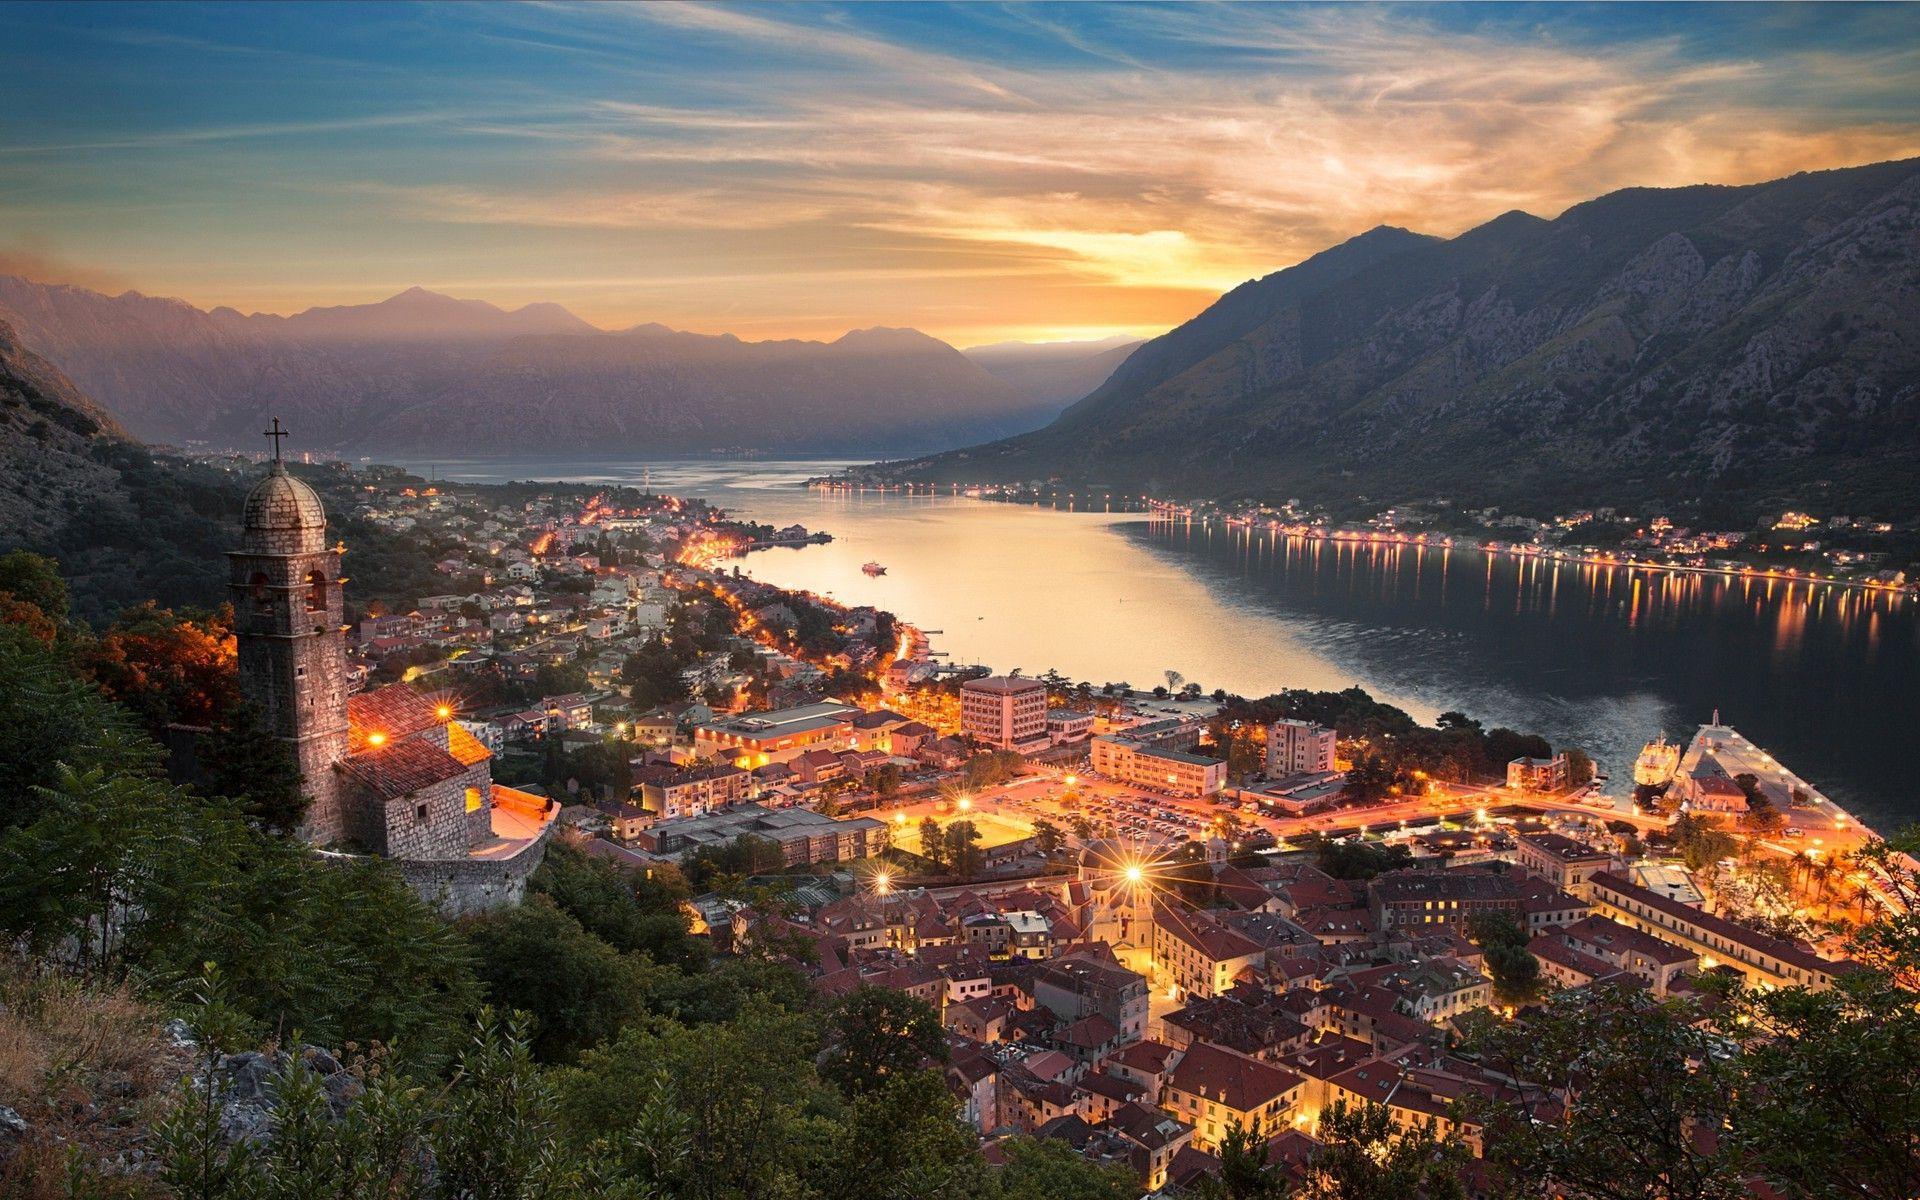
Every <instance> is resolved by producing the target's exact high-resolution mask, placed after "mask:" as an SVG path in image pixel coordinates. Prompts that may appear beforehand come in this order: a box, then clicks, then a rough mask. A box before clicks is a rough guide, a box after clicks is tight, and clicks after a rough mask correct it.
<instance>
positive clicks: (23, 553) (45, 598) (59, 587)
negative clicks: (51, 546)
mask: <svg viewBox="0 0 1920 1200" xmlns="http://www.w3.org/2000/svg"><path fill="white" fill-rule="evenodd" d="M0 593H5V594H7V595H10V596H12V597H14V598H15V599H17V600H19V601H21V602H22V603H25V604H31V605H32V606H33V607H34V608H36V609H38V610H40V612H41V613H43V614H44V615H45V616H46V617H47V618H48V619H50V620H52V621H54V622H55V623H56V624H57V623H60V622H64V621H65V620H66V619H67V611H68V604H69V603H70V601H69V597H68V595H67V581H66V580H64V579H62V578H61V577H60V564H59V563H57V562H55V561H53V560H52V559H51V558H48V557H47V556H46V555H44V554H35V553H33V552H32V551H31V550H13V551H10V552H8V553H6V554H0Z"/></svg>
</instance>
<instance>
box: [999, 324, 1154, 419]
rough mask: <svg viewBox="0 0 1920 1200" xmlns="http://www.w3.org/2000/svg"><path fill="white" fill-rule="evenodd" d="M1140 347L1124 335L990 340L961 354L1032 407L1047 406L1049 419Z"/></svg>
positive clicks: (1136, 341) (1097, 383)
mask: <svg viewBox="0 0 1920 1200" xmlns="http://www.w3.org/2000/svg"><path fill="white" fill-rule="evenodd" d="M1140 343H1141V339H1140V338H1136V337H1127V336H1124V335H1121V336H1118V337H1110V338H1101V339H1099V340H1097V341H1087V342H995V343H993V344H992V345H989V346H974V347H972V348H970V349H967V350H962V351H961V353H962V354H964V355H966V356H967V357H968V358H969V359H971V360H972V361H973V362H976V363H978V364H979V365H981V366H982V367H985V368H986V369H987V370H988V371H989V372H991V373H992V374H993V375H994V376H995V377H996V378H998V379H999V380H1000V381H1001V382H1003V383H1005V384H1006V385H1007V386H1009V387H1011V388H1014V389H1016V390H1017V391H1019V392H1020V393H1021V394H1022V395H1024V396H1026V397H1027V398H1028V399H1029V400H1032V401H1033V402H1034V403H1035V404H1038V405H1051V406H1053V408H1054V410H1055V411H1054V412H1053V413H1049V414H1048V415H1049V416H1053V415H1057V412H1058V410H1059V409H1062V408H1065V407H1066V406H1067V405H1069V404H1071V403H1073V402H1074V401H1075V400H1078V399H1080V398H1081V397H1082V396H1085V395H1086V394H1087V393H1088V392H1091V391H1092V390H1093V389H1095V388H1097V387H1099V386H1100V385H1101V384H1103V383H1105V382H1106V381H1107V378H1108V377H1109V376H1111V375H1112V374H1113V372H1114V370H1115V369H1116V368H1117V367H1119V365H1120V364H1121V363H1123V362H1125V361H1127V357H1128V356H1129V355H1131V354H1132V353H1133V352H1134V350H1135V348H1137V347H1138V346H1139V345H1140Z"/></svg>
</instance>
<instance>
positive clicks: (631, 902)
mask: <svg viewBox="0 0 1920 1200" xmlns="http://www.w3.org/2000/svg"><path fill="white" fill-rule="evenodd" d="M530 885H531V888H532V890H533V892H534V893H535V894H537V895H542V896H546V897H548V898H549V899H551V900H552V901H553V903H554V906H555V907H557V908H558V909H559V910H560V911H561V912H563V913H566V914H567V915H568V916H570V917H572V918H573V919H574V920H575V921H577V922H579V923H580V926H581V928H583V929H585V930H586V931H587V932H588V933H590V934H592V935H593V936H594V937H597V938H599V939H600V940H601V941H603V942H605V943H607V944H608V945H609V946H612V947H613V948H614V949H615V950H618V951H620V952H621V953H622V954H644V955H646V956H647V958H648V959H649V960H650V961H652V962H655V963H659V964H661V965H663V966H669V967H674V968H677V969H680V970H685V971H698V970H700V969H701V968H702V967H704V966H705V965H706V961H707V953H706V945H705V943H704V942H703V941H702V940H701V939H699V938H696V937H694V936H693V935H692V934H691V933H690V932H688V923H687V917H686V914H685V912H683V911H682V910H681V907H680V902H681V901H682V900H684V899H685V898H686V896H687V894H688V892H687V886H686V880H685V879H684V878H682V877H681V875H680V873H679V872H678V871H676V870H674V869H673V868H672V867H668V866H662V867H652V868H649V869H648V871H647V872H646V873H644V874H643V873H642V872H641V871H639V870H636V869H632V868H628V867H623V866H620V865H618V864H615V863H613V862H610V861H608V860H606V859H604V858H595V857H592V856H590V855H588V854H586V853H585V852H584V851H581V850H578V849H575V848H574V847H573V846H570V845H568V844H567V843H565V842H556V843H554V844H553V845H551V846H549V847H548V848H547V855H546V858H545V859H544V860H543V861H542V862H541V864H540V869H539V870H537V871H535V872H534V874H533V878H532V880H531V881H530Z"/></svg>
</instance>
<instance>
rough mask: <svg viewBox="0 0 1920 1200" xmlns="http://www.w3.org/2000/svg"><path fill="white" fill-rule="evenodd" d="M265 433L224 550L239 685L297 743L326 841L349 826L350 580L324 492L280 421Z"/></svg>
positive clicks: (315, 820)
mask: <svg viewBox="0 0 1920 1200" xmlns="http://www.w3.org/2000/svg"><path fill="white" fill-rule="evenodd" d="M268 436H269V437H273V438H274V439H275V440H274V455H273V467H272V469H271V471H269V473H268V474H267V477H266V478H265V479H263V480H261V481H260V482H259V483H258V484H257V485H255V487H254V489H253V490H252V491H251V492H249V493H248V494H247V504H246V516H245V519H244V521H243V524H242V527H241V532H240V548H239V549H238V550H233V551H229V552H228V554H227V558H228V561H229V563H230V564H231V571H230V574H229V581H230V582H229V584H228V588H229V591H230V594H231V596H232V599H233V624H234V634H235V638H236V640H237V641H238V643H239V657H240V663H239V667H240V688H241V692H242V693H243V694H244V695H245V696H246V698H247V699H249V700H252V701H253V702H255V703H257V704H258V705H260V707H261V709H262V710H263V711H264V712H265V715H266V725H267V728H268V729H270V730H271V731H272V732H273V733H274V735H275V736H277V737H279V738H281V739H282V740H284V741H286V742H288V743H289V744H290V745H291V746H292V748H293V752H294V757H295V759H296V760H297V761H298V762H299V764H300V777H301V780H302V787H303V789H304V790H305V791H306V793H307V799H308V808H307V822H306V825H305V826H304V828H303V829H302V833H303V834H304V835H305V837H306V838H307V839H308V840H309V841H312V842H315V843H317V844H319V845H323V846H324V845H327V844H329V843H332V842H337V841H340V840H341V839H342V838H343V837H344V836H345V835H346V833H347V822H346V814H345V812H344V806H343V804H342V801H341V795H340V784H339V779H338V775H337V773H336V772H335V770H334V764H336V763H338V762H339V761H340V760H342V759H343V758H345V757H346V756H347V740H348V739H347V733H348V723H347V684H346V641H345V633H344V630H343V628H342V625H341V621H342V612H341V596H340V585H341V584H342V583H344V582H345V581H344V580H343V579H341V578H340V551H339V550H336V549H329V548H328V546H327V513H326V510H325V508H323V507H322V506H321V504H320V497H319V496H317V495H315V494H314V491H313V489H312V488H310V487H308V486H307V485H306V484H304V483H301V482H300V481H299V480H298V479H295V478H294V477H293V476H291V475H289V474H287V468H286V465H285V464H284V463H282V462H281V461H280V443H279V438H280V437H282V436H284V434H283V433H282V432H281V431H280V422H279V421H278V420H277V419H276V420H275V421H274V428H273V430H272V431H271V432H270V433H269V434H268Z"/></svg>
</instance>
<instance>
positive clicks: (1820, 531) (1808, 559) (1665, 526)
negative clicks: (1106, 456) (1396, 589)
mask: <svg viewBox="0 0 1920 1200" xmlns="http://www.w3.org/2000/svg"><path fill="white" fill-rule="evenodd" d="M810 484H811V486H813V487H815V488H817V489H820V490H823V491H866V490H872V491H876V492H902V493H907V494H915V493H922V494H932V493H936V492H940V491H945V492H947V493H950V494H955V495H965V496H970V497H974V498H977V499H983V500H998V501H1004V502H1008V503H1014V504H1042V505H1048V506H1056V507H1061V508H1082V509H1087V508H1104V509H1109V510H1113V511H1123V512H1143V513H1151V514H1153V515H1154V516H1155V517H1157V518H1160V519H1163V520H1167V521H1174V522H1180V523H1184V524H1198V525H1201V526H1208V525H1212V526H1218V527H1221V528H1225V529H1229V530H1232V531H1234V532H1236V533H1237V534H1239V535H1241V536H1245V537H1278V538H1288V539H1294V540H1298V541H1304V542H1337V543H1342V544H1360V545H1375V546H1386V547H1392V546H1410V547H1417V548H1422V549H1425V548H1432V549H1436V550H1451V549H1456V548H1459V549H1475V550H1480V551H1483V552H1485V553H1487V554H1490V555H1496V556H1501V557H1520V558H1530V559H1540V560H1543V561H1548V562H1559V563H1572V564H1578V565H1583V566H1592V567H1600V568H1605V569H1621V570H1640V571H1650V572H1678V573H1684V574H1696V575H1715V576H1724V577H1727V578H1733V579H1740V580H1744V581H1748V582H1753V581H1756V580H1757V581H1759V582H1760V583H1763V584H1764V583H1769V582H1774V583H1783V584H1789V583H1790V584H1797V585H1803V586H1806V587H1809V588H1811V587H1813V586H1816V585H1819V586H1839V587H1843V588H1854V589H1863V590H1866V591H1868V592H1872V593H1881V594H1887V595H1891V596H1896V597H1906V596H1910V595H1912V594H1913V593H1914V591H1915V590H1916V588H1917V587H1920V580H1916V577H1915V568H1916V566H1920V540H1917V539H1920V523H1916V522H1913V521H1907V522H1899V523H1896V522H1893V521H1887V520H1881V519H1878V518H1875V517H1862V516H1853V515H1848V514H1844V513H1842V514H1834V515H1829V516H1815V515H1813V514H1810V513H1806V512H1801V511H1798V510H1794V509H1786V510H1783V511H1780V512H1778V513H1775V514H1771V515H1769V516H1767V517H1765V518H1764V519H1762V520H1760V521H1758V522H1757V523H1756V524H1755V525H1754V526H1753V527H1751V528H1746V527H1732V528H1729V527H1726V526H1724V525H1723V526H1717V527H1712V528H1702V527H1698V526H1692V525H1688V524H1684V523H1679V522H1676V521H1675V519H1674V518H1673V517H1672V516H1669V515H1666V514H1664V513H1661V512H1657V511H1656V512H1653V513H1650V514H1644V515H1641V514H1634V513H1628V512H1622V511H1620V510H1618V509H1615V508H1612V507H1607V506H1601V507H1598V508H1582V509H1575V510H1572V511H1569V512H1564V513H1555V514H1551V515H1547V516H1539V517H1535V516H1527V515H1524V514H1521V513H1513V512H1503V511H1502V510H1501V509H1499V508H1497V507H1488V508H1462V507H1460V506H1458V505H1455V504H1453V503H1451V502H1449V501H1446V500H1432V501H1426V502H1418V503H1407V504H1398V505H1393V506H1390V507H1387V508H1382V509H1380V510H1378V511H1376V512H1372V513H1369V514H1367V515H1365V516H1364V517H1361V516H1355V515H1354V514H1352V513H1340V514H1335V513H1332V512H1329V511H1328V510H1327V509H1325V508H1323V507H1320V506H1316V505H1313V504H1310V503H1306V502H1303V501H1301V500H1299V499H1291V500H1288V501H1286V502H1284V503H1281V504H1255V503H1230V502H1220V501H1212V500H1199V499H1173V498H1167V497H1157V496H1150V495H1144V494H1131V495H1128V494H1120V495H1116V494H1114V493H1112V492H1096V491H1092V490H1087V489H1083V490H1079V491H1073V490H1068V489H1067V488H1065V487H1063V486H1062V485H1059V484H1053V483H1037V482H1036V483H1022V484H1000V483H984V484H950V485H945V486H944V487H942V486H939V485H933V484H901V483H893V482H889V481H887V479H886V477H885V475H884V473H875V472H873V470H872V469H867V470H865V471H854V472H849V473H847V474H846V475H844V476H831V477H824V478H819V479H814V480H811V481H810Z"/></svg>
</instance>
